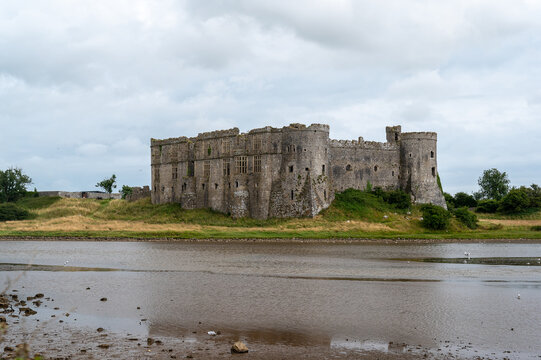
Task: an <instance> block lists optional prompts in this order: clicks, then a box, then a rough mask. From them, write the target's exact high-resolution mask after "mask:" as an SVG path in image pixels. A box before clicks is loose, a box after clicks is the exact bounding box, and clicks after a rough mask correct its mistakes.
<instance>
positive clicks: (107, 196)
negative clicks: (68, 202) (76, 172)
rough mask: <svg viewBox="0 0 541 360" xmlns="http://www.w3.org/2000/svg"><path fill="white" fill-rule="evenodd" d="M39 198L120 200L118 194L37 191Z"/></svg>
mask: <svg viewBox="0 0 541 360" xmlns="http://www.w3.org/2000/svg"><path fill="white" fill-rule="evenodd" d="M38 194H39V196H60V197H62V198H68V199H120V198H121V197H122V196H121V195H120V194H118V193H113V194H108V193H104V192H98V191H38Z"/></svg>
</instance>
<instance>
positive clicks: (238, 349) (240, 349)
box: [231, 341, 248, 354]
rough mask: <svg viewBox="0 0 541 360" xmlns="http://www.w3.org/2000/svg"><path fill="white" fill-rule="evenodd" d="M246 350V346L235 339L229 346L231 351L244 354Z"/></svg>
mask: <svg viewBox="0 0 541 360" xmlns="http://www.w3.org/2000/svg"><path fill="white" fill-rule="evenodd" d="M247 352H248V347H246V344H244V343H243V342H242V341H237V342H236V343H234V344H233V346H232V347H231V353H236V354H244V353H247Z"/></svg>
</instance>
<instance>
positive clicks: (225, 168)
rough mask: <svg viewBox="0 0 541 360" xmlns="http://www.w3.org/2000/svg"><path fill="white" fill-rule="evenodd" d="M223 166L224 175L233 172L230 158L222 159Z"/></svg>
mask: <svg viewBox="0 0 541 360" xmlns="http://www.w3.org/2000/svg"><path fill="white" fill-rule="evenodd" d="M222 167H223V173H224V176H228V175H230V174H231V163H230V162H229V159H223V160H222Z"/></svg>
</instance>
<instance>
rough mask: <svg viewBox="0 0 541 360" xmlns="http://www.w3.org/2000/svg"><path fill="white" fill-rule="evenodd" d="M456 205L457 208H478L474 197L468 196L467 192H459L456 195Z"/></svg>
mask: <svg viewBox="0 0 541 360" xmlns="http://www.w3.org/2000/svg"><path fill="white" fill-rule="evenodd" d="M454 205H455V207H457V208H460V207H467V208H471V207H476V206H477V200H475V198H474V197H473V196H472V195H468V194H466V193H465V192H458V193H456V194H455V198H454Z"/></svg>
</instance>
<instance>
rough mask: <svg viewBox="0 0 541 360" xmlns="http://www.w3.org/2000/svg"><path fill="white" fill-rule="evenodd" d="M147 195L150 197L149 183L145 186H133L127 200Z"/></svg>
mask: <svg viewBox="0 0 541 360" xmlns="http://www.w3.org/2000/svg"><path fill="white" fill-rule="evenodd" d="M146 197H150V188H149V187H148V185H146V186H143V187H139V186H135V187H132V188H131V194H128V195H126V200H127V201H135V200H139V199H143V198H146Z"/></svg>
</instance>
